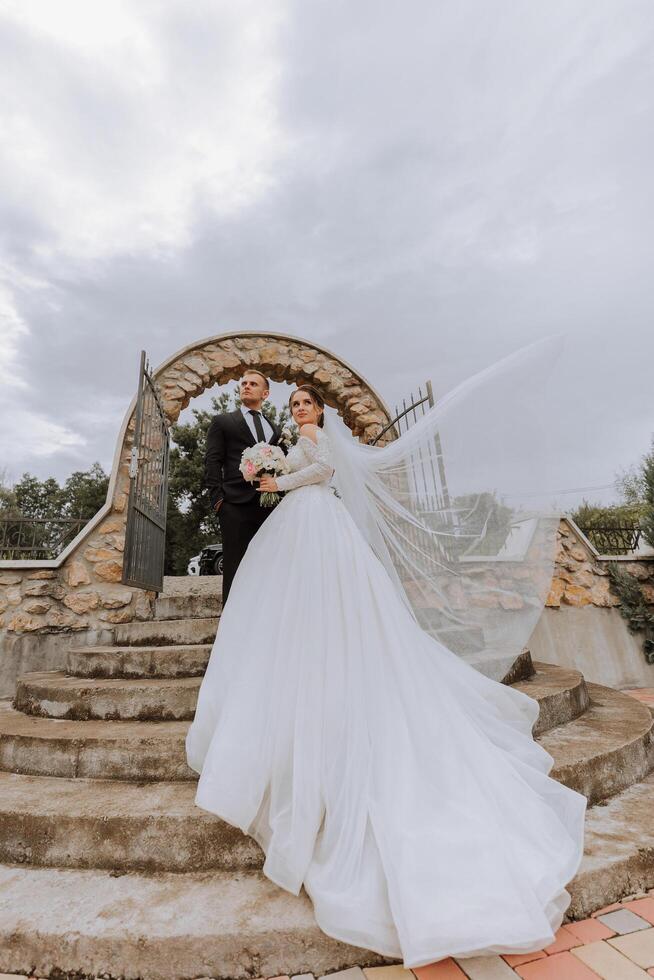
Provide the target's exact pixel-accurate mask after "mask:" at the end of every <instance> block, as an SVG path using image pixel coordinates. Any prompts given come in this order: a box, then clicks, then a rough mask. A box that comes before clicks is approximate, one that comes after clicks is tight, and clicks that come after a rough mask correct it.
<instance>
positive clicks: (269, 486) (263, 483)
mask: <svg viewBox="0 0 654 980" xmlns="http://www.w3.org/2000/svg"><path fill="white" fill-rule="evenodd" d="M258 489H259V491H260V492H261V493H277V491H278V489H279V487H278V486H277V480H276V479H275V477H274V476H262V477H261V479H260V480H259V487H258Z"/></svg>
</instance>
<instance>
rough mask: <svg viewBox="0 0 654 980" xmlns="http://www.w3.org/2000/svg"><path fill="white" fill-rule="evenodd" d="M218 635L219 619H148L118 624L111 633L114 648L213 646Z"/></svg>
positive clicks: (213, 617)
mask: <svg viewBox="0 0 654 980" xmlns="http://www.w3.org/2000/svg"><path fill="white" fill-rule="evenodd" d="M217 632H218V617H216V616H211V617H204V618H202V619H162V620H156V619H151V620H148V621H146V622H137V623H121V624H119V625H118V626H116V627H115V629H114V643H115V644H116V645H117V646H130V647H131V646H136V647H148V646H154V647H164V646H186V645H187V644H190V643H213V641H214V640H215V639H216V633H217Z"/></svg>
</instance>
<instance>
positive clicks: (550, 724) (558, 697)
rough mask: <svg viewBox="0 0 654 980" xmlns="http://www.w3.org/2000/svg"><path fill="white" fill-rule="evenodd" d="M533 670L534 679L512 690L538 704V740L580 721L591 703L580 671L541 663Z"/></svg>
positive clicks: (521, 682) (523, 681) (534, 731)
mask: <svg viewBox="0 0 654 980" xmlns="http://www.w3.org/2000/svg"><path fill="white" fill-rule="evenodd" d="M533 666H534V673H533V674H532V675H531V676H530V677H527V678H526V679H525V680H519V681H516V682H514V683H513V684H512V685H511V687H516V688H517V689H518V690H519V691H523V692H524V693H525V694H528V695H529V696H530V697H532V698H535V699H536V700H537V701H538V704H539V707H540V714H539V716H538V720H537V721H536V724H535V725H534V730H533V734H534V735H535V736H538V735H542V734H543V733H544V732H547V731H549V730H550V729H552V728H554V727H556V726H557V725H565V724H566V723H567V722H569V721H572V719H573V718H578V717H579V715H581V714H583V712H584V711H586V709H587V708H588V705H589V700H590V699H589V695H588V688H587V687H586V682H585V680H584V675H583V674H582V673H581V671H580V670H574V669H572V668H569V667H559V666H558V665H557V664H548V663H544V662H543V661H540V660H535V661H534V662H533Z"/></svg>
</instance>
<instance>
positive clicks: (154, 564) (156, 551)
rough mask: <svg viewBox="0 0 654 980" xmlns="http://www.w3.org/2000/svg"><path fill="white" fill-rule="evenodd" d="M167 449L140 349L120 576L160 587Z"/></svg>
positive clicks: (164, 424) (158, 404)
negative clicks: (121, 573)
mask: <svg viewBox="0 0 654 980" xmlns="http://www.w3.org/2000/svg"><path fill="white" fill-rule="evenodd" d="M169 452H170V442H169V426H168V419H167V417H166V413H165V411H164V408H163V405H162V404H161V400H160V398H159V394H158V392H157V389H156V386H155V383H154V381H153V379H152V376H151V373H150V371H149V368H148V364H147V362H146V356H145V351H144V350H142V351H141V363H140V367H139V381H138V395H137V400H136V418H135V424H134V442H133V445H132V452H131V459H130V467H129V475H130V486H129V500H128V503H127V528H126V530H125V553H124V558H123V576H122V582H123V584H124V585H132V586H136V587H138V588H141V589H149V590H152V591H154V592H161V590H162V588H163V571H164V555H165V545H166V509H167V500H168V461H169Z"/></svg>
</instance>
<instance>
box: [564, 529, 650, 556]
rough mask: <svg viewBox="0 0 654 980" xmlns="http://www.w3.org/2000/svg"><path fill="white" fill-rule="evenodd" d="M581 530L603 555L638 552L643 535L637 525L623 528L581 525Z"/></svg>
mask: <svg viewBox="0 0 654 980" xmlns="http://www.w3.org/2000/svg"><path fill="white" fill-rule="evenodd" d="M579 528H580V530H581V531H583V532H584V534H585V535H586V537H587V538H588V540H589V541H590V542H591V544H593V545H594V546H595V547H596V548H597V550H598V551H599V553H600V554H601V555H628V554H629V553H630V552H632V551H636V549H637V548H638V545H639V544H640V540H641V538H642V534H643V532H642V530H641V529H640V528H639V527H638V526H637V525H635V524H628V525H621V526H615V525H614V526H610V525H602V524H589V525H586V526H584V525H582V524H580V525H579Z"/></svg>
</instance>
